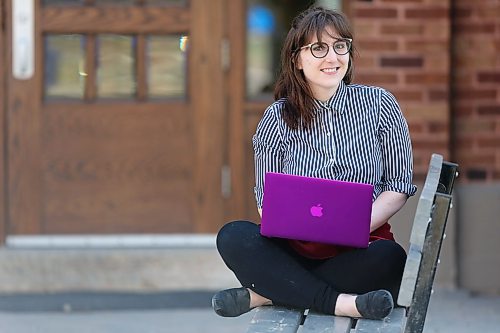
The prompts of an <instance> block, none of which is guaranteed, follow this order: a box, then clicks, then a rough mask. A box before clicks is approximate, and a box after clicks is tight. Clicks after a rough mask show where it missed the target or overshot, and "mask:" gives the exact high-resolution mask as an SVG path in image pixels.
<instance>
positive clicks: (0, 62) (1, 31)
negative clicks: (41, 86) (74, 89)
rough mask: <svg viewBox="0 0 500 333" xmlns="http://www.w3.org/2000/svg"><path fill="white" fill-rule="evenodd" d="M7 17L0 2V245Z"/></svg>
mask: <svg viewBox="0 0 500 333" xmlns="http://www.w3.org/2000/svg"><path fill="white" fill-rule="evenodd" d="M4 15H6V9H5V2H4V1H0V50H1V52H0V156H1V162H0V245H2V244H4V243H5V237H6V235H5V231H6V228H7V227H6V226H7V207H8V206H7V204H6V201H5V200H6V198H7V196H6V191H7V187H6V182H5V179H7V177H6V168H5V164H6V163H7V155H6V149H5V135H6V131H7V128H6V121H5V115H6V111H5V110H6V108H5V105H6V102H7V100H6V96H7V95H6V88H7V87H6V85H5V84H6V80H5V76H6V75H7V72H6V70H5V68H6V65H7V62H6V57H5V54H6V52H7V51H6V50H7V48H6V47H5V46H6V45H7V44H6V40H5V31H6V29H5V25H6V22H5V17H4Z"/></svg>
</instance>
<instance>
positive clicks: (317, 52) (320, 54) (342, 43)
mask: <svg viewBox="0 0 500 333" xmlns="http://www.w3.org/2000/svg"><path fill="white" fill-rule="evenodd" d="M351 45H352V39H350V38H342V39H338V40H336V41H335V42H334V43H333V44H332V47H333V52H335V53H337V54H338V55H344V54H347V53H349V51H350V50H351ZM305 48H309V50H311V54H312V55H313V57H315V58H324V57H326V55H327V54H328V51H329V50H330V46H328V44H327V43H325V42H316V43H311V44H307V45H304V46H302V47H300V48H298V49H297V52H298V51H300V50H303V49H305Z"/></svg>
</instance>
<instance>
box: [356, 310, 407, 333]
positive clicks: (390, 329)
mask: <svg viewBox="0 0 500 333" xmlns="http://www.w3.org/2000/svg"><path fill="white" fill-rule="evenodd" d="M405 320H406V316H405V309H404V308H395V309H394V310H393V311H392V312H391V314H390V315H389V316H387V317H386V318H384V320H370V319H359V320H358V322H357V323H356V328H355V329H354V333H376V332H383V333H401V332H402V329H403V327H404V323H405Z"/></svg>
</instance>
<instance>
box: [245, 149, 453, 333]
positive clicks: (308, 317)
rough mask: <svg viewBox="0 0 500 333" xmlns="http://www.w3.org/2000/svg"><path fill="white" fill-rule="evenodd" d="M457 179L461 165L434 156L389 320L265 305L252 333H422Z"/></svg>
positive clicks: (248, 332) (259, 310) (250, 327)
mask: <svg viewBox="0 0 500 333" xmlns="http://www.w3.org/2000/svg"><path fill="white" fill-rule="evenodd" d="M457 176H458V165H457V164H454V163H449V162H445V161H443V157H442V156H441V155H438V154H433V155H432V157H431V161H430V163H429V169H428V172H427V177H426V180H425V183H424V187H423V189H422V193H421V195H420V198H419V201H418V205H417V210H416V213H415V218H414V220H413V227H412V231H411V236H410V248H409V251H408V257H407V259H406V265H405V269H404V273H403V278H402V281H401V288H400V292H399V296H398V299H397V304H398V307H396V308H395V309H394V310H393V311H392V313H391V314H390V315H389V316H388V317H386V318H385V319H384V320H369V319H353V318H348V317H337V316H333V315H325V314H319V313H314V312H310V311H308V310H305V311H302V310H297V309H289V308H284V307H277V306H262V307H259V308H257V309H256V310H255V314H254V316H253V318H252V320H251V322H250V325H249V327H248V330H247V333H270V332H282V333H296V332H301V333H312V332H321V333H361V332H366V333H369V332H386V333H421V332H422V331H423V329H424V323H425V317H426V315H427V308H428V305H429V300H430V296H431V292H432V284H433V282H434V276H435V274H436V268H437V264H438V259H439V253H440V251H441V244H442V241H443V239H444V230H445V227H446V221H447V219H448V212H449V210H450V208H451V200H452V196H451V194H452V191H453V185H454V182H455V178H456V177H457Z"/></svg>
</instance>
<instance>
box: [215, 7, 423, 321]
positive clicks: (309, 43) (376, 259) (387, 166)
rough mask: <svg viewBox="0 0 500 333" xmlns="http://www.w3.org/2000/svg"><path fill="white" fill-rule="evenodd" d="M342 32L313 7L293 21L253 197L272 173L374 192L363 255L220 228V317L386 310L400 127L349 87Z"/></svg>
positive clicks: (377, 101) (334, 19) (376, 98)
mask: <svg viewBox="0 0 500 333" xmlns="http://www.w3.org/2000/svg"><path fill="white" fill-rule="evenodd" d="M352 38H353V37H352V33H351V28H350V26H349V24H348V22H347V19H346V18H345V16H344V15H343V14H341V13H338V12H335V11H332V10H328V9H324V8H321V7H313V8H310V9H308V10H306V11H305V12H303V13H301V14H300V15H299V16H298V17H297V18H296V19H295V20H294V21H293V23H292V28H291V29H290V31H289V33H288V36H287V38H286V40H285V43H284V46H283V50H282V58H281V65H282V68H281V73H280V76H279V78H278V81H277V84H276V89H275V98H276V102H274V103H273V104H272V105H270V106H269V107H268V108H267V109H266V111H265V112H264V115H263V117H262V119H261V121H260V123H259V125H258V126H257V131H256V133H255V135H254V137H253V145H254V150H255V172H256V186H255V196H256V200H257V206H258V209H259V213H260V214H262V197H263V186H264V175H265V173H266V172H281V173H287V174H295V175H302V176H309V177H319V178H329V179H337V180H342V181H350V182H359V183H369V184H372V185H374V196H373V199H374V201H373V206H372V217H371V225H370V232H371V234H370V244H369V246H368V248H366V249H354V248H345V247H338V246H333V245H327V244H319V243H314V242H302V241H296V240H284V239H277V238H266V237H263V236H261V235H260V229H259V226H258V225H256V224H254V223H251V222H247V221H235V222H231V223H228V224H226V225H225V226H224V227H223V228H222V229H221V230H220V231H219V234H218V235H217V248H218V251H219V253H220V255H221V257H222V259H223V260H224V262H225V263H226V265H227V266H228V267H229V268H230V269H231V270H232V271H233V272H234V273H235V275H236V277H237V278H238V280H239V281H240V282H241V284H242V287H241V288H233V289H228V290H223V291H220V292H218V293H217V294H215V295H214V297H213V299H212V305H213V308H214V310H215V312H216V313H217V314H219V315H221V316H239V315H240V314H242V313H245V312H247V311H249V310H250V309H252V308H254V307H256V306H262V305H270V304H275V305H285V306H291V307H295V308H302V309H306V308H310V309H313V310H316V311H319V312H323V313H327V314H335V315H339V316H349V317H364V318H370V319H383V318H384V317H386V316H387V315H388V314H389V313H390V312H391V311H392V309H393V306H394V301H393V299H394V298H396V297H397V294H398V291H399V284H400V282H401V276H402V273H403V268H404V265H405V260H406V253H405V251H404V249H403V248H402V247H401V246H400V245H399V244H397V243H396V242H395V241H394V238H393V235H392V233H391V231H390V225H389V224H388V220H389V218H390V217H392V216H393V215H394V214H395V213H396V212H397V211H399V210H400V209H401V207H403V205H404V204H405V202H406V200H407V198H408V197H409V196H411V195H413V194H415V191H416V188H415V186H414V185H412V168H413V165H412V163H413V162H412V160H413V157H412V151H411V142H410V138H409V133H408V126H407V123H406V120H405V119H404V117H403V115H402V113H401V110H400V108H399V106H398V104H397V102H396V100H395V98H394V97H393V96H392V95H391V94H390V93H389V92H387V91H386V90H384V89H382V88H378V87H368V86H362V85H355V84H351V79H352V76H353V63H352V62H353V54H354V49H353V47H352Z"/></svg>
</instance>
